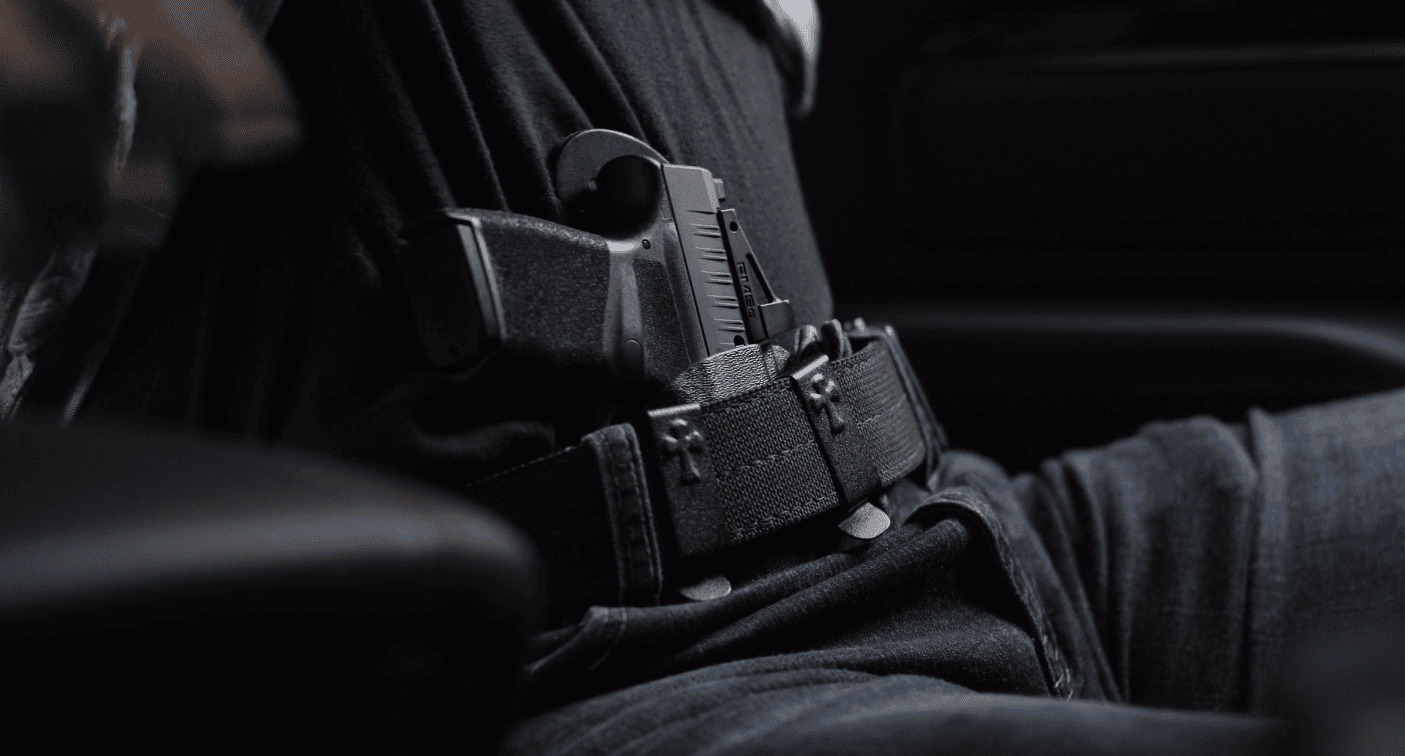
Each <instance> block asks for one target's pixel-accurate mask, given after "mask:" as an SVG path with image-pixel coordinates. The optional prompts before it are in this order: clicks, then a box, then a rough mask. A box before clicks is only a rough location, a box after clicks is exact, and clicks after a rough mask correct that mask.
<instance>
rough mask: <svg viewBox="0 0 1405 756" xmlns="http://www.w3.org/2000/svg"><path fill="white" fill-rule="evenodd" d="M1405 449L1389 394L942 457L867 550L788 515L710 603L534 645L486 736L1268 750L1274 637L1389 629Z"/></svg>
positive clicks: (679, 746) (623, 615)
mask: <svg viewBox="0 0 1405 756" xmlns="http://www.w3.org/2000/svg"><path fill="white" fill-rule="evenodd" d="M1402 452H1405V392H1402V393H1394V394H1386V395H1380V396H1371V397H1365V398H1361V399H1357V400H1352V401H1348V402H1342V403H1338V404H1334V405H1329V406H1323V407H1313V408H1306V409H1302V410H1298V411H1295V412H1290V413H1284V414H1281V415H1276V416H1271V415H1267V414H1265V413H1262V412H1258V411H1255V412H1253V413H1251V415H1250V417H1249V418H1248V421H1247V423H1244V424H1226V423H1223V422H1220V421H1218V420H1214V419H1211V418H1194V419H1190V420H1183V421H1178V422H1158V423H1152V424H1149V425H1147V426H1145V427H1144V428H1143V429H1142V430H1141V431H1140V432H1139V433H1138V434H1137V435H1136V436H1134V437H1132V438H1129V439H1127V440H1124V441H1121V442H1119V443H1116V444H1112V445H1110V446H1108V447H1106V448H1103V449H1100V450H1093V451H1072V452H1069V453H1066V454H1064V455H1062V456H1060V457H1058V458H1056V459H1051V460H1049V461H1047V462H1046V463H1044V465H1042V466H1041V468H1040V469H1039V470H1038V471H1037V472H1036V473H1033V474H1025V475H1021V476H1019V477H1016V478H1014V479H1011V478H1009V477H1008V476H1007V475H1006V474H1005V473H1004V472H1003V471H1002V470H1001V469H1000V468H999V467H998V466H997V465H995V464H993V463H991V462H989V461H988V460H985V459H983V458H981V457H979V456H976V455H972V454H965V453H953V454H949V455H948V456H947V458H946V459H945V461H944V463H943V465H942V467H941V468H940V470H939V471H938V472H937V473H936V475H934V476H933V477H932V479H931V480H930V481H928V482H927V485H926V486H918V485H916V484H913V483H911V482H904V483H902V484H900V485H899V486H898V487H896V488H895V490H893V491H892V492H891V493H890V495H889V498H888V506H889V512H890V514H891V515H892V516H893V518H894V522H895V527H894V528H893V529H892V530H890V531H889V532H888V533H886V534H885V535H883V536H882V537H880V538H879V539H877V540H876V541H874V542H871V543H870V544H868V545H867V546H855V545H854V544H852V543H848V544H846V543H844V542H842V541H833V542H830V541H825V540H824V536H822V535H819V534H818V533H817V532H801V531H797V532H796V533H795V534H794V537H793V539H792V540H793V547H792V548H790V549H789V551H790V553H789V555H788V556H783V557H778V560H777V564H776V565H773V566H770V567H766V566H762V567H756V566H754V565H753V566H750V567H748V566H747V565H740V564H739V565H737V566H736V573H735V574H736V575H737V577H736V578H734V581H733V582H734V583H738V584H739V585H738V588H737V589H736V590H735V591H733V593H732V594H731V595H729V596H727V597H724V598H722V599H718V600H714V601H709V602H703V603H675V604H671V605H666V606H661V607H652V608H635V607H612V608H607V607H595V608H593V609H591V610H590V611H589V612H588V613H587V616H586V617H585V618H584V619H583V620H582V622H581V623H580V624H579V625H577V626H575V627H572V628H566V629H563V630H559V631H555V632H553V633H545V634H543V635H541V636H539V637H538V638H537V639H536V641H535V646H536V649H535V661H533V662H532V664H531V665H530V666H529V670H528V673H529V674H528V678H529V688H528V694H527V701H528V706H529V710H530V711H531V712H532V713H531V715H530V716H528V717H527V718H525V719H524V720H522V721H520V722H518V723H517V724H516V725H515V727H514V728H513V730H512V731H511V732H510V734H509V736H508V738H507V740H506V742H505V746H504V749H505V752H506V753H513V754H516V753H523V754H525V753H670V754H676V753H728V754H730V753H768V752H781V751H784V752H794V753H819V752H824V753H948V752H949V753H1006V752H1020V753H1128V752H1132V753H1197V752H1206V751H1209V752H1227V753H1251V752H1258V751H1263V752H1272V751H1274V750H1275V749H1277V748H1279V747H1281V746H1282V742H1281V741H1280V740H1279V738H1281V737H1282V736H1283V733H1284V732H1285V730H1284V728H1283V725H1282V722H1281V721H1280V720H1279V719H1277V718H1275V717H1274V715H1277V714H1282V713H1285V712H1284V710H1283V708H1282V703H1281V697H1280V696H1279V695H1278V694H1277V691H1278V690H1279V688H1280V686H1281V685H1283V684H1285V681H1284V680H1282V679H1281V678H1282V675H1283V670H1284V669H1285V667H1286V665H1287V663H1288V659H1289V655H1290V653H1291V652H1292V650H1293V649H1294V648H1295V647H1297V646H1298V645H1299V644H1301V643H1312V642H1319V641H1321V640H1322V639H1324V638H1328V637H1330V636H1331V635H1332V634H1333V633H1335V632H1337V630H1338V629H1340V628H1343V627H1350V626H1353V625H1364V624H1379V623H1387V624H1389V623H1397V624H1398V623H1399V622H1400V620H1401V619H1402V618H1405V611H1402V601H1401V600H1400V599H1401V595H1402V588H1405V578H1402V570H1401V566H1402V565H1405V523H1403V522H1402V518H1401V512H1402V510H1403V509H1405V454H1403V453H1402ZM781 550H782V551H785V550H786V549H781ZM1288 682H1293V681H1288ZM1295 685H1296V689H1299V690H1300V689H1302V687H1303V686H1302V684H1301V681H1297V683H1295ZM1064 690H1066V691H1067V693H1068V694H1071V695H1074V696H1076V697H1078V698H1082V699H1086V700H1081V701H1080V700H1073V701H1070V700H1064V696H1063V695H1060V693H1062V692H1063V691H1064ZM1309 697H1310V696H1309Z"/></svg>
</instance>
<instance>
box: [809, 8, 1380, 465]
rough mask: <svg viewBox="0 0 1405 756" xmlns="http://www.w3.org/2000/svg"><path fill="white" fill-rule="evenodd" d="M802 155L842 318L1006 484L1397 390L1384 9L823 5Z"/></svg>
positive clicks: (956, 442)
mask: <svg viewBox="0 0 1405 756" xmlns="http://www.w3.org/2000/svg"><path fill="white" fill-rule="evenodd" d="M820 11H821V19H822V29H823V31H822V44H821V56H820V76H819V81H820V86H819V95H818V99H817V102H816V108H815V111H814V112H813V114H812V115H811V116H810V117H809V118H808V119H807V120H806V121H804V122H803V123H801V124H800V125H798V126H797V127H796V131H795V144H796V151H797V159H798V162H799V164H800V169H801V176H802V179H803V181H804V185H805V190H806V193H807V202H808V204H809V208H810V212H811V217H812V221H813V223H814V226H815V229H816V232H817V233H818V235H819V239H820V244H821V248H822V250H823V251H824V254H825V258H826V265H827V267H828V271H829V274H830V278H831V281H832V285H833V288H834V293H835V298H836V302H837V310H838V314H839V316H840V317H844V318H848V317H852V316H855V315H863V316H866V317H880V318H883V319H888V320H891V321H892V322H894V323H895V324H896V325H898V326H899V331H900V333H901V334H902V335H903V339H904V344H905V346H906V348H907V351H908V353H909V355H910V356H911V357H912V360H913V362H914V364H915V366H916V368H917V369H918V371H919V372H920V373H921V374H922V377H923V382H924V384H925V386H926V387H927V391H928V394H929V396H930V397H931V400H932V403H933V405H934V407H935V409H936V412H937V414H938V416H939V418H940V419H941V420H942V421H943V422H944V424H945V425H946V427H947V431H948V434H949V436H950V437H951V439H952V442H953V445H955V446H957V447H961V448H967V449H972V450H975V451H979V452H982V453H984V454H987V455H989V456H991V457H993V458H994V459H996V460H997V461H999V462H1001V463H1002V464H1004V465H1005V466H1006V467H1007V468H1008V469H1010V471H1012V472H1016V471H1020V470H1026V469H1031V468H1032V467H1033V466H1034V465H1036V464H1037V463H1038V461H1039V460H1040V459H1043V458H1044V457H1047V456H1048V455H1051V454H1056V453H1058V452H1060V451H1063V450H1065V449H1068V448H1073V447H1087V446H1094V445H1101V444H1104V443H1108V442H1111V441H1113V440H1115V439H1117V438H1120V437H1122V436H1125V435H1128V434H1130V433H1133V432H1135V431H1136V429H1137V427H1139V426H1140V425H1141V424H1143V423H1145V422H1148V421H1151V420H1156V419H1175V418H1180V417H1186V416H1191V415H1196V414H1211V415H1215V416H1218V417H1221V418H1223V419H1226V420H1230V421H1239V420H1242V419H1243V418H1244V415H1245V412H1246V411H1247V410H1248V409H1249V408H1250V407H1251V406H1259V407H1262V408H1264V409H1266V410H1269V411H1279V410H1285V409H1289V408H1292V407H1295V406H1300V405H1303V404H1307V403H1316V402H1322V401H1329V400H1332V399H1338V398H1345V397H1349V396H1353V395H1357V394H1361V393H1365V392H1370V391H1379V390H1386V389H1389V388H1394V387H1397V386H1401V385H1405V317H1402V313H1401V310H1400V306H1399V294H1398V292H1399V291H1400V286H1401V284H1402V278H1405V266H1401V265H1399V264H1398V263H1397V261H1396V257H1397V254H1398V252H1399V250H1400V248H1401V247H1402V246H1405V212H1402V208H1405V204H1402V200H1405V196H1402V195H1405V192H1402V189H1401V180H1400V177H1401V176H1402V175H1405V172H1402V169H1405V145H1402V141H1401V139H1400V138H1399V133H1400V131H1401V126H1400V124H1401V123H1405V118H1403V117H1405V43H1396V42H1395V41H1396V40H1405V28H1402V24H1401V22H1400V20H1399V19H1398V18H1397V17H1398V16H1399V15H1400V14H1399V11H1398V9H1397V8H1395V7H1394V5H1393V4H1390V3H1385V2H1370V3H1366V2H1357V3H1350V2H1316V3H1268V2H1143V3H1126V2H1122V3H1084V4H1080V5H1076V6H1075V5H1069V4H1065V3H1047V2H1046V3H1031V2H1023V3H1021V2H993V1H986V2H965V3H960V2H912V1H910V0H886V1H882V2H865V3H852V2H843V1H842V0H840V1H834V2H821V3H820Z"/></svg>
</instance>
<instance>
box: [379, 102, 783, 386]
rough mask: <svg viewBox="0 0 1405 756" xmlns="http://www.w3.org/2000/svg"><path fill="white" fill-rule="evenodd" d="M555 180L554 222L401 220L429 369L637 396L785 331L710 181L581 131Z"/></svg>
mask: <svg viewBox="0 0 1405 756" xmlns="http://www.w3.org/2000/svg"><path fill="white" fill-rule="evenodd" d="M555 177H556V180H557V185H558V191H559V195H560V197H559V198H560V201H561V203H562V207H563V208H564V210H565V211H566V215H567V216H568V218H569V219H570V225H566V224H561V223H553V222H551V221H546V220H542V219H539V218H534V217H530V216H525V215H520V214H515V213H507V212H500V211H491V210H475V209H461V208H455V209H445V210H441V211H438V212H435V213H433V214H431V215H429V216H428V217H425V218H422V219H419V220H418V221H417V222H415V223H413V224H411V225H409V226H407V227H406V229H405V231H404V232H403V234H402V238H403V240H404V241H403V244H402V246H401V248H400V250H399V253H398V259H399V262H400V270H401V274H402V278H403V280H404V283H405V288H406V292H407V294H408V296H409V300H410V304H411V307H412V309H413V311H414V314H415V321H416V324H417V326H418V331H419V337H420V343H421V345H422V346H423V349H424V353H425V355H426V356H427V357H428V359H429V361H430V362H431V363H433V365H434V366H435V367H436V368H438V369H440V370H442V371H445V372H448V373H456V372H458V373H462V372H464V371H469V370H472V369H473V368H474V366H475V365H479V364H482V363H483V362H484V361H485V360H493V361H496V362H498V363H500V364H507V365H509V366H512V368H511V369H516V370H520V371H523V372H524V374H525V373H526V372H534V371H546V372H547V374H557V375H563V376H565V375H569V376H571V379H570V381H571V384H572V386H571V388H568V389H566V390H574V391H576V392H578V393H581V394H583V395H584V394H589V393H591V392H595V391H599V390H600V389H601V387H602V386H610V387H613V388H614V392H613V393H615V394H617V395H618V394H620V393H621V392H620V389H621V388H623V389H624V390H625V391H626V392H627V393H630V394H632V395H633V396H636V397H639V398H641V399H643V398H646V397H647V396H651V395H652V394H653V393H656V392H657V391H658V390H659V389H661V388H662V387H664V386H665V385H667V384H668V382H669V381H671V380H672V379H673V378H674V377H675V376H677V375H678V374H679V373H680V372H682V371H683V370H685V369H686V368H688V367H689V366H690V365H693V364H696V363H698V362H700V361H702V360H705V359H707V358H708V357H710V356H712V355H716V354H718V353H720V352H723V351H727V350H731V349H736V348H738V347H743V346H746V345H749V344H763V343H767V342H768V341H771V340H774V339H777V338H778V337H780V336H781V335H783V334H785V333H787V332H789V331H791V330H792V329H794V328H795V326H796V324H795V318H794V314H793V312H792V308H791V305H790V302H789V300H785V299H781V298H779V297H778V296H777V295H776V292H775V291H774V290H773V289H772V287H771V286H770V284H769V282H768V281H767V280H766V276H765V273H764V272H763V271H762V268H761V265H760V263H759V261H758V259H757V253H756V251H755V250H754V249H752V247H751V245H750V244H749V243H748V241H747V237H746V233H745V231H744V229H743V228H742V224H741V220H740V219H739V218H738V216H737V211H736V210H734V209H731V208H724V207H723V203H724V202H725V200H726V193H725V185H724V183H723V181H722V180H721V179H718V178H716V177H714V176H713V175H712V174H711V172H710V171H708V170H707V169H706V168H701V167H697V166H687V165H674V164H670V163H668V162H667V161H665V160H664V159H663V157H662V156H661V155H659V153H657V152H656V151H654V150H653V149H651V148H650V147H649V146H648V145H647V144H645V143H643V142H641V141H639V140H637V139H634V138H633V137H630V136H628V135H625V134H621V133H619V132H613V131H607V130H603V129H594V130H591V131H585V132H578V133H577V134H574V135H572V136H571V137H570V138H568V139H567V140H566V141H565V142H564V143H563V145H562V146H561V148H560V149H559V151H558V153H557V158H556V166H555Z"/></svg>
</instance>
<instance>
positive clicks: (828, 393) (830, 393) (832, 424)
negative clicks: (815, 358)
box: [805, 373, 845, 433]
mask: <svg viewBox="0 0 1405 756" xmlns="http://www.w3.org/2000/svg"><path fill="white" fill-rule="evenodd" d="M805 398H806V399H807V400H809V402H810V409H812V410H814V411H815V412H819V411H820V409H821V408H823V409H824V411H825V414H827V415H829V431H830V432H831V433H838V432H840V431H842V430H844V425H845V422H844V416H843V415H842V414H840V412H839V408H838V407H836V406H834V405H835V403H836V402H841V401H843V400H844V397H842V396H840V395H839V384H837V383H835V382H834V379H833V378H830V377H829V376H827V375H825V374H824V373H815V374H814V375H812V376H810V390H809V391H807V392H805Z"/></svg>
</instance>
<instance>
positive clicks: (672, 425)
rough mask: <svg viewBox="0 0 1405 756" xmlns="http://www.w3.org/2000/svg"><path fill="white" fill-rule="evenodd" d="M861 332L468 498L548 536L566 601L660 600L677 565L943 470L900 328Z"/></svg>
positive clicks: (491, 483)
mask: <svg viewBox="0 0 1405 756" xmlns="http://www.w3.org/2000/svg"><path fill="white" fill-rule="evenodd" d="M849 335H850V338H851V341H852V342H853V343H854V345H855V349H856V350H857V351H855V353H854V354H853V355H851V356H848V357H845V358H843V359H839V360H834V361H829V360H828V358H826V357H823V356H822V357H819V358H816V359H814V360H811V361H810V362H809V363H807V364H806V365H804V366H803V367H801V368H800V369H798V370H795V371H793V372H792V373H790V374H789V375H786V376H784V377H782V378H780V379H777V380H774V381H771V382H769V383H766V384H764V385H762V386H759V387H756V388H754V389H752V390H750V391H747V392H745V393H743V394H740V395H738V396H735V397H732V398H729V399H725V400H722V401H718V402H715V403H711V404H685V405H679V406H675V407H669V408H666V409H661V410H654V411H651V412H649V413H648V414H647V415H645V416H641V417H640V418H639V419H637V420H636V421H635V422H633V423H626V424H621V425H613V426H610V427H608V428H604V429H602V430H600V431H596V432H595V433H592V434H590V435H588V436H587V437H586V438H585V439H583V441H582V443H581V444H580V445H578V446H574V447H570V448H567V449H564V450H562V451H560V452H558V453H556V454H553V455H550V456H547V457H543V458H541V459H537V460H534V461H532V462H530V463H527V464H525V465H521V466H519V467H516V468H513V469H510V470H507V471H505V472H502V473H499V474H497V475H494V476H492V477H490V478H487V479H485V480H482V481H479V482H478V483H475V484H474V485H473V486H472V487H471V488H470V490H469V492H468V493H469V494H470V496H472V497H473V498H474V499H477V500H479V501H482V502H484V503H486V504H489V505H491V506H493V507H494V509H496V510H497V511H499V512H501V513H503V514H504V515H505V516H507V517H508V518H509V519H511V520H513V521H514V522H515V523H516V524H517V525H519V526H520V527H522V528H523V529H524V530H526V531H527V533H528V534H529V535H530V536H531V537H532V538H533V540H534V541H535V543H536V545H537V546H538V548H539V549H540V550H541V556H542V560H543V562H544V564H545V566H546V569H547V572H548V575H547V583H548V585H549V586H550V587H549V591H550V593H551V595H550V596H549V601H550V604H551V605H552V606H553V607H554V608H555V609H556V610H557V611H559V612H564V613H566V614H569V613H570V612H572V611H577V610H579V609H581V608H584V607H585V606H588V605H590V604H604V605H626V606H630V605H632V606H641V605H644V606H647V605H655V604H657V603H658V602H659V601H660V598H661V595H662V590H663V588H664V586H665V585H666V583H667V581H670V580H672V579H674V577H675V576H674V575H672V574H670V575H665V570H666V569H668V568H671V566H673V565H675V564H677V563H678V561H677V560H689V559H695V558H699V557H709V556H715V555H718V554H722V553H725V552H727V551H728V550H729V549H733V548H734V547H737V546H740V545H742V544H745V543H747V542H750V541H753V540H754V539H757V538H760V537H762V536H766V535H768V534H771V533H775V532H777V531H779V530H781V529H783V528H786V527H789V526H791V525H795V524H797V523H800V522H802V521H805V520H809V519H811V518H813V517H815V516H817V515H819V514H821V513H826V512H830V511H833V510H839V511H840V512H843V511H847V510H849V509H852V508H854V507H857V506H859V505H860V504H862V503H863V502H864V501H866V500H868V499H869V498H871V497H873V496H874V495H876V494H877V493H879V492H880V491H881V490H882V489H884V488H885V487H887V486H889V485H891V484H892V483H894V482H896V481H897V480H898V479H900V478H902V477H904V476H906V475H908V474H909V473H911V472H913V471H914V470H916V469H918V468H919V466H921V467H923V469H924V473H923V474H924V475H929V474H930V472H931V471H932V470H933V469H934V468H935V465H936V462H937V455H938V454H939V453H940V447H941V445H942V443H943V441H942V438H941V431H940V428H939V426H937V424H936V422H935V420H934V419H933V417H932V414H931V410H930V408H929V407H928V405H927V402H926V399H925V397H923V395H922V393H921V388H920V387H919V386H918V385H917V382H916V379H915V377H914V376H913V374H912V371H911V368H910V367H909V366H908V364H907V360H906V357H905V356H904V355H903V353H902V349H901V346H900V345H899V344H898V342H897V337H896V334H895V333H894V332H893V330H892V328H891V327H883V328H869V327H867V326H865V325H863V323H862V321H857V322H856V328H855V329H854V330H851V331H850V333H849ZM563 616H564V615H563Z"/></svg>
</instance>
